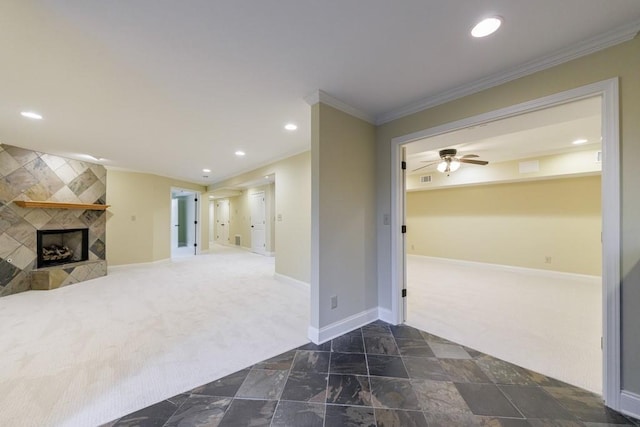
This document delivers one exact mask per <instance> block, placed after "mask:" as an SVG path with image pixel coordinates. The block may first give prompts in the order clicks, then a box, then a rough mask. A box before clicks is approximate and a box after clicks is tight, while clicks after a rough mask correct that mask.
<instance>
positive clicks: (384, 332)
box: [360, 323, 392, 337]
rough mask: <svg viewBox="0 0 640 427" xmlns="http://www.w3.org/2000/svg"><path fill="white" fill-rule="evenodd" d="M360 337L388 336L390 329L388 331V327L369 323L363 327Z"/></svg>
mask: <svg viewBox="0 0 640 427" xmlns="http://www.w3.org/2000/svg"><path fill="white" fill-rule="evenodd" d="M360 329H361V330H362V335H364V336H367V335H369V336H371V335H373V336H381V337H384V336H389V335H392V334H391V329H389V325H387V324H380V323H369V324H368V325H364V326H363V327H362V328H360Z"/></svg>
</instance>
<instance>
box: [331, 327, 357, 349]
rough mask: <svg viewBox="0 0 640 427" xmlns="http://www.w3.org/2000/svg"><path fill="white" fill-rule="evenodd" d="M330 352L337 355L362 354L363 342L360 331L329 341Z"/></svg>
mask: <svg viewBox="0 0 640 427" xmlns="http://www.w3.org/2000/svg"><path fill="white" fill-rule="evenodd" d="M331 351H337V352H339V353H364V342H363V340H362V331H360V329H358V330H355V331H352V332H349V333H347V334H344V335H342V336H339V337H338V338H334V339H333V340H331Z"/></svg>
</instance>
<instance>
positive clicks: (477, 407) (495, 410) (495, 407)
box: [455, 383, 523, 418]
mask: <svg viewBox="0 0 640 427" xmlns="http://www.w3.org/2000/svg"><path fill="white" fill-rule="evenodd" d="M455 385H456V388H457V389H458V391H459V392H460V395H461V396H462V398H463V399H464V401H465V402H467V405H468V406H469V409H471V412H473V413H474V414H475V415H484V416H490V417H507V418H523V416H522V414H521V413H520V412H519V411H518V410H517V409H516V408H515V407H514V406H513V405H512V404H511V402H509V400H508V399H507V398H506V397H505V396H504V394H502V392H501V391H500V389H498V386H496V385H494V384H471V383H455Z"/></svg>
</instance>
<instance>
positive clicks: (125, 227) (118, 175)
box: [107, 169, 209, 265]
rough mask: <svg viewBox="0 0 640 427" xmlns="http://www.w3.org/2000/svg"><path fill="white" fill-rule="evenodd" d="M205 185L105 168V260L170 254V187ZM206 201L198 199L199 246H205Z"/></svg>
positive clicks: (132, 260) (123, 261) (135, 259)
mask: <svg viewBox="0 0 640 427" xmlns="http://www.w3.org/2000/svg"><path fill="white" fill-rule="evenodd" d="M172 187H173V188H183V189H188V190H195V191H200V192H201V193H204V192H205V187H203V186H201V185H197V184H192V183H188V182H184V181H177V180H174V179H171V178H166V177H162V176H158V175H151V174H145V173H137V172H123V171H117V170H113V169H110V170H108V171H107V200H108V201H109V204H110V205H111V207H110V208H109V211H108V215H109V216H108V218H107V262H108V263H109V265H121V264H135V263H140V262H151V261H159V260H162V259H167V258H169V257H170V256H171V188H172ZM207 210H208V204H207V203H200V219H199V221H200V245H201V246H200V249H201V250H206V249H208V247H209V238H208V234H207V232H208V229H209V228H208V227H209V225H208V223H209V219H208V218H209V217H208V214H207Z"/></svg>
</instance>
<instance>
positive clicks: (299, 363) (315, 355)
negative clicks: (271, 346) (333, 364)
mask: <svg viewBox="0 0 640 427" xmlns="http://www.w3.org/2000/svg"><path fill="white" fill-rule="evenodd" d="M330 354H331V353H328V352H325V351H308V350H297V351H296V356H295V358H294V359H293V365H292V366H291V370H292V371H302V372H328V371H329V355H330Z"/></svg>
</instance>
